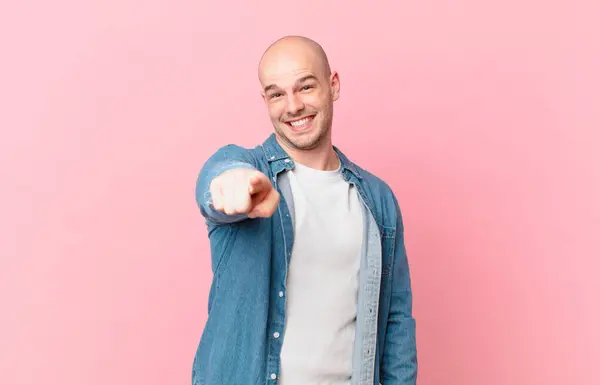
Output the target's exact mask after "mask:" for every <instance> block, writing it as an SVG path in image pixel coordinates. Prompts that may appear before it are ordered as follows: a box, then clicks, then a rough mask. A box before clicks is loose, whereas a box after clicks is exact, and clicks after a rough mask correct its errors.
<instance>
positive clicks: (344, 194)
mask: <svg viewBox="0 0 600 385" xmlns="http://www.w3.org/2000/svg"><path fill="white" fill-rule="evenodd" d="M284 177H286V178H289V183H290V188H291V191H292V195H293V199H294V247H293V250H292V256H291V261H290V266H289V271H288V276H287V299H286V312H287V313H286V328H285V334H284V336H283V338H284V339H283V346H282V352H281V371H280V382H279V383H280V384H282V385H308V384H310V385H348V384H350V378H351V375H352V355H353V346H354V338H355V331H356V306H357V293H358V273H359V267H360V250H361V245H362V238H363V217H362V210H361V207H360V205H361V202H360V199H359V197H358V192H357V191H356V188H355V187H353V186H352V185H350V184H349V183H348V182H346V181H344V179H343V177H342V174H341V169H338V170H335V171H321V170H315V169H312V168H308V167H306V166H303V165H300V164H296V167H295V169H294V170H292V171H289V172H287V173H286V174H285V175H284Z"/></svg>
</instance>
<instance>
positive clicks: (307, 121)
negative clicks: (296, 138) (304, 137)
mask: <svg viewBox="0 0 600 385" xmlns="http://www.w3.org/2000/svg"><path fill="white" fill-rule="evenodd" d="M314 118H315V116H314V115H311V116H306V117H304V118H301V119H296V120H292V121H288V122H285V124H287V126H288V127H290V128H291V129H292V131H294V132H301V131H305V130H308V129H309V128H310V127H311V125H312V122H313V120H314Z"/></svg>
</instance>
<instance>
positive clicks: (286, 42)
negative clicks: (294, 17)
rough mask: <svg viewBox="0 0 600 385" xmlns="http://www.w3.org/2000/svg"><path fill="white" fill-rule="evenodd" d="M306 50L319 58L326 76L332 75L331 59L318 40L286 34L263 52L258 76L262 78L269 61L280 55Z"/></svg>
mask: <svg viewBox="0 0 600 385" xmlns="http://www.w3.org/2000/svg"><path fill="white" fill-rule="evenodd" d="M301 50H306V52H307V53H310V54H313V55H314V57H315V58H316V59H317V60H318V62H319V66H320V69H321V71H323V72H322V73H323V74H324V75H325V76H329V75H331V67H330V65H329V59H328V58H327V54H326V53H325V50H324V49H323V47H322V46H321V45H320V44H319V43H317V42H316V41H314V40H312V39H309V38H308V37H304V36H284V37H282V38H280V39H278V40H276V41H275V42H273V43H272V44H271V45H270V46H269V47H268V48H267V49H266V50H265V52H264V53H263V54H262V56H261V58H260V61H259V63H258V77H259V79H261V78H262V73H263V72H264V70H265V68H267V67H268V66H269V62H270V60H271V59H273V58H274V57H277V56H278V55H285V54H289V53H293V52H298V51H301Z"/></svg>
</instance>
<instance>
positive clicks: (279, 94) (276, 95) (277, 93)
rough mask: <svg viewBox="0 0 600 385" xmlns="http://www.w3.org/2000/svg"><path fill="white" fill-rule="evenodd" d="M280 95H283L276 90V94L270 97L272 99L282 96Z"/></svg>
mask: <svg viewBox="0 0 600 385" xmlns="http://www.w3.org/2000/svg"><path fill="white" fill-rule="evenodd" d="M280 96H281V93H279V92H276V93H274V94H271V97H270V98H271V99H275V98H278V97H280Z"/></svg>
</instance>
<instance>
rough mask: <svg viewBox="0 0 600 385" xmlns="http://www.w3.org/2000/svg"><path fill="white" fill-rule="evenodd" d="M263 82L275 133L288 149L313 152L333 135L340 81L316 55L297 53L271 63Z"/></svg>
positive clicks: (283, 56)
mask: <svg viewBox="0 0 600 385" xmlns="http://www.w3.org/2000/svg"><path fill="white" fill-rule="evenodd" d="M261 83H262V86H263V98H264V101H265V104H266V105H267V109H268V111H269V117H270V119H271V122H272V123H273V127H274V128H275V132H276V134H277V135H278V136H279V137H280V138H281V139H282V140H283V141H285V142H286V144H287V145H288V146H290V147H291V148H294V149H298V150H310V149H313V148H315V147H317V146H318V145H319V143H321V142H322V140H323V138H326V137H327V135H329V133H330V130H331V123H332V119H333V102H334V101H335V100H337V99H338V96H339V79H338V75H337V73H332V74H331V75H329V74H327V73H326V71H325V69H324V68H323V65H322V63H321V62H319V60H318V59H317V58H315V57H314V55H311V54H306V55H301V54H297V53H296V54H294V55H281V56H280V57H277V58H275V59H273V60H271V61H268V62H267V63H266V64H265V66H264V68H263V71H262V74H261Z"/></svg>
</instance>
